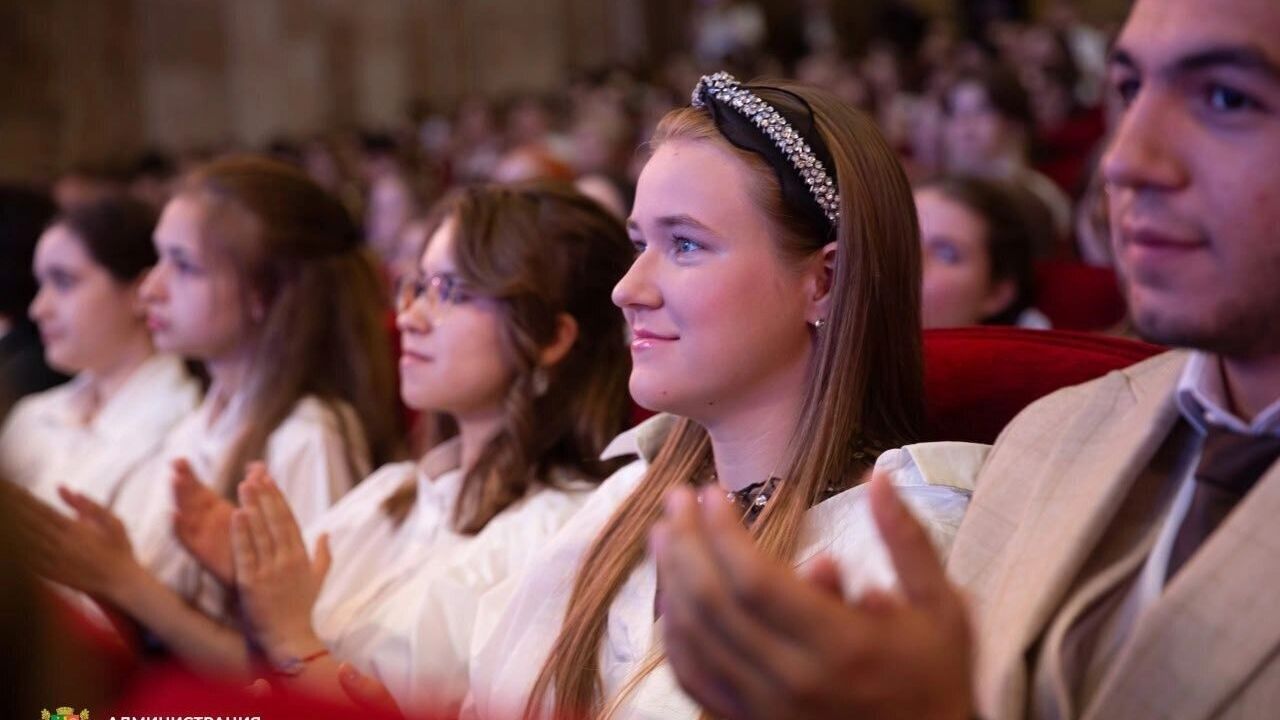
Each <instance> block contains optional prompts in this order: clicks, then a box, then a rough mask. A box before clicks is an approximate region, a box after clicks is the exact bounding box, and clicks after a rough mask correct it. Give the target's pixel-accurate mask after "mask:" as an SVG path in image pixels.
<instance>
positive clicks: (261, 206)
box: [179, 156, 402, 493]
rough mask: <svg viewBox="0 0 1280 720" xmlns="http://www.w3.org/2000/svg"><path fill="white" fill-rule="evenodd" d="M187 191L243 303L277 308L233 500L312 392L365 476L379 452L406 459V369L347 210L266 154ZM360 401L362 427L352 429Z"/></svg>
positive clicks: (213, 170) (233, 475)
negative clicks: (242, 479)
mask: <svg viewBox="0 0 1280 720" xmlns="http://www.w3.org/2000/svg"><path fill="white" fill-rule="evenodd" d="M179 194H181V195H184V196H188V197H194V198H197V199H199V200H200V201H201V202H202V203H203V204H204V206H205V207H206V208H207V211H208V212H207V215H206V216H205V219H204V226H203V228H202V234H203V235H204V237H205V241H206V242H207V246H208V247H209V250H210V253H211V254H213V255H214V256H216V257H218V258H219V259H220V260H223V261H226V262H228V263H229V264H230V265H231V267H232V268H233V269H234V272H235V275H236V277H237V281H238V284H239V290H240V293H241V296H242V297H243V298H245V302H243V303H242V305H243V306H244V307H245V308H246V310H245V312H246V313H247V312H249V310H248V308H249V307H250V305H251V303H250V302H249V301H248V298H250V297H254V298H257V299H258V300H259V302H261V304H262V306H263V307H264V308H265V312H264V313H263V316H262V317H261V318H260V319H257V320H254V321H251V320H250V319H249V318H246V324H247V325H250V323H252V324H251V326H253V327H255V330H254V332H255V337H254V338H253V359H252V362H251V364H250V367H251V368H252V369H251V371H250V373H251V375H250V377H248V378H246V384H245V388H244V389H245V391H246V392H247V397H248V403H247V407H246V408H245V417H248V418H251V421H250V424H249V425H248V426H247V427H246V428H244V430H243V431H242V433H241V435H240V437H239V438H238V439H237V441H236V442H235V444H234V445H233V446H232V448H231V451H230V452H229V454H228V459H227V462H226V463H225V464H224V465H223V468H224V469H223V475H224V476H223V477H222V478H218V480H219V483H218V485H216V487H220V488H222V489H223V490H224V491H226V492H228V493H233V492H234V488H235V486H236V484H237V479H238V477H239V475H240V473H242V472H243V470H244V467H245V465H246V464H247V463H249V462H251V461H254V460H260V459H262V457H263V455H264V453H265V452H266V446H267V441H268V439H269V438H270V436H271V433H272V432H274V431H275V429H276V428H277V427H279V426H280V424H281V423H282V422H284V420H285V419H286V418H287V417H288V416H289V414H290V413H291V412H293V409H294V406H295V405H297V403H298V401H300V400H301V399H303V398H304V397H307V396H311V397H315V398H317V399H318V400H320V401H321V402H324V403H325V404H326V405H328V406H329V408H330V410H331V411H332V412H333V416H334V418H336V419H337V421H338V424H339V426H340V428H341V431H342V433H343V437H344V440H345V444H346V450H347V452H346V457H347V459H348V462H349V463H350V468H349V469H350V470H351V471H352V474H353V476H356V477H359V476H360V475H361V472H360V470H361V469H362V468H361V467H360V466H361V465H362V464H363V463H362V462H359V461H360V460H361V459H362V456H363V454H364V452H365V447H367V448H368V454H369V455H370V458H369V459H370V460H371V461H372V462H373V463H374V464H381V463H384V462H387V461H389V460H393V459H395V458H396V457H398V456H399V454H400V445H401V442H402V440H401V432H400V426H399V414H398V412H397V408H398V406H397V402H396V378H395V363H394V360H393V359H392V357H391V348H390V340H389V339H388V337H387V323H386V313H387V311H386V309H385V308H384V306H383V304H382V298H383V297H384V293H383V291H382V281H381V278H380V277H379V275H378V272H377V270H376V267H375V265H374V263H373V261H372V260H371V259H370V257H369V256H368V254H367V251H366V250H365V249H364V248H363V247H362V244H361V239H360V234H359V231H358V230H357V228H356V226H355V224H354V223H353V222H352V219H351V217H350V215H348V213H347V211H346V209H345V208H343V206H342V204H341V203H339V202H338V200H337V199H335V198H334V197H332V196H331V195H329V194H328V193H327V192H325V191H324V190H323V189H321V188H320V186H318V185H316V184H315V183H314V182H312V181H311V180H310V179H308V178H307V177H306V175H304V174H302V173H301V172H300V171H298V170H295V169H294V168H292V167H290V166H288V165H284V164H282V163H278V162H275V161H272V160H267V159H265V158H260V157H253V156H232V157H226V158H222V159H218V160H215V161H213V162H211V163H209V164H207V165H205V166H203V167H201V168H198V169H197V170H196V171H194V172H193V173H192V174H191V175H190V176H188V177H187V178H185V180H184V182H183V185H182V188H181V189H180V191H179ZM339 403H342V404H345V405H346V406H349V407H350V408H351V409H352V410H353V411H354V413H355V417H356V418H357V419H358V421H359V425H360V426H359V427H358V428H352V427H348V424H349V423H348V422H347V421H346V413H344V412H342V411H341V410H340V408H341V407H342V405H340V404H339Z"/></svg>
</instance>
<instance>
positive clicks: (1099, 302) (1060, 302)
mask: <svg viewBox="0 0 1280 720" xmlns="http://www.w3.org/2000/svg"><path fill="white" fill-rule="evenodd" d="M1035 306H1036V308H1037V309H1039V310H1040V312H1042V313H1044V314H1045V315H1047V316H1048V318H1049V320H1050V321H1051V322H1052V323H1053V327H1054V328H1056V329H1059V330H1106V329H1108V328H1111V327H1114V326H1115V325H1116V323H1118V322H1120V321H1121V320H1122V319H1124V313H1125V305H1124V296H1123V295H1122V294H1121V293H1120V285H1119V283H1118V282H1116V275H1115V272H1114V271H1112V270H1111V269H1110V268H1103V267H1095V266H1093V265H1085V264H1084V263H1079V262H1058V261H1053V262H1044V263H1040V264H1038V265H1037V266H1036V301H1035Z"/></svg>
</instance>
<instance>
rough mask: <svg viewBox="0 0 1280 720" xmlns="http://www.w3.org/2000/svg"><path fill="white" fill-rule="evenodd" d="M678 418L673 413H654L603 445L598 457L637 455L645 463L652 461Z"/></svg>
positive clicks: (609, 457)
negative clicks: (603, 447) (602, 450)
mask: <svg viewBox="0 0 1280 720" xmlns="http://www.w3.org/2000/svg"><path fill="white" fill-rule="evenodd" d="M678 419H679V418H677V417H676V416H675V415H668V414H666V413H661V414H658V415H654V416H653V417H651V418H649V419H648V420H645V421H644V422H642V423H640V424H639V425H636V426H635V427H633V428H631V429H630V430H627V431H626V432H624V433H622V434H621V435H619V436H617V437H615V438H614V439H613V441H612V442H610V443H609V445H608V446H607V447H605V449H604V452H602V453H600V459H601V460H612V459H614V458H620V457H626V456H627V455H638V456H639V457H640V459H642V460H644V461H645V462H646V463H652V462H653V459H654V458H655V457H657V456H658V451H659V450H661V449H662V443H663V442H664V441H665V440H666V439H667V435H668V434H670V432H671V429H672V428H673V427H674V426H675V424H676V420H678Z"/></svg>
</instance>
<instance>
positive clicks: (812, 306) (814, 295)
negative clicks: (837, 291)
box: [805, 241, 837, 323]
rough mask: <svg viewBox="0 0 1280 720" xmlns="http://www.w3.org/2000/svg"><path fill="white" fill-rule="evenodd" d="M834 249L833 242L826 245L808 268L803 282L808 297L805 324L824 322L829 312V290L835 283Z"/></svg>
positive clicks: (830, 294)
mask: <svg viewBox="0 0 1280 720" xmlns="http://www.w3.org/2000/svg"><path fill="white" fill-rule="evenodd" d="M836 247H837V244H836V242H835V241H832V242H829V243H827V244H826V245H825V246H823V248H822V250H821V251H820V252H819V253H818V257H817V258H815V260H814V262H813V264H812V265H811V266H810V267H809V270H808V277H807V278H806V280H805V284H806V290H807V292H808V295H809V307H808V309H807V311H806V313H805V322H807V323H813V322H814V321H815V320H823V321H825V320H826V319H827V316H828V315H829V314H830V312H831V297H832V292H831V290H832V288H833V287H835V281H836Z"/></svg>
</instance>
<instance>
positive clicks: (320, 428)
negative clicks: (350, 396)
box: [267, 395, 350, 454]
mask: <svg viewBox="0 0 1280 720" xmlns="http://www.w3.org/2000/svg"><path fill="white" fill-rule="evenodd" d="M349 412H350V409H349V408H348V407H347V406H346V404H345V403H342V402H341V401H325V400H321V399H319V398H317V397H315V396H312V395H308V396H306V397H304V398H302V399H301V400H299V401H298V403H297V404H296V405H294V406H293V410H292V412H290V413H289V415H288V416H286V417H285V419H284V420H283V421H282V422H281V423H280V425H279V426H277V427H276V429H275V431H274V432H272V433H271V437H270V439H268V440H267V452H268V453H269V454H277V453H281V454H288V453H293V452H298V451H302V450H310V449H315V448H317V447H327V446H331V445H338V446H341V445H342V444H343V442H344V438H345V437H346V434H347V431H348V427H350V425H349V418H348V417H347V415H348V413H349Z"/></svg>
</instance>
